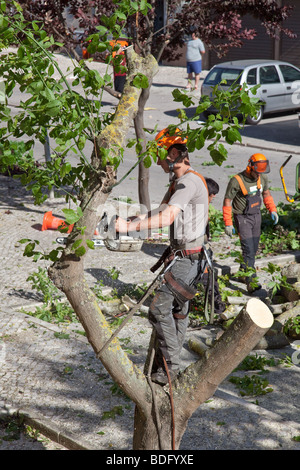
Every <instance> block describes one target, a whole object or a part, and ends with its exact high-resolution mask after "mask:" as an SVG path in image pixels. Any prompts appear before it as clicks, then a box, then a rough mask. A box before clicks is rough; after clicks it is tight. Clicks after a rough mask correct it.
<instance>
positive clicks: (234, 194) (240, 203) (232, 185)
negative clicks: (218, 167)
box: [225, 172, 269, 214]
mask: <svg viewBox="0 0 300 470" xmlns="http://www.w3.org/2000/svg"><path fill="white" fill-rule="evenodd" d="M239 176H240V177H241V178H242V181H243V183H244V185H245V187H246V189H247V191H248V194H249V196H251V195H252V196H253V195H255V194H256V193H257V190H258V188H257V181H255V180H253V179H251V178H249V177H248V176H246V175H245V173H244V172H242V173H239ZM260 182H261V188H260V193H262V192H263V191H266V190H267V189H269V182H268V177H267V176H266V175H265V174H264V173H262V174H261V175H260ZM225 199H231V200H232V212H233V213H234V214H242V213H243V212H244V210H245V208H246V197H245V196H244V194H243V192H242V190H241V187H240V184H239V182H238V180H237V179H236V178H234V177H232V178H231V180H230V181H229V183H228V186H227V189H226V193H225Z"/></svg>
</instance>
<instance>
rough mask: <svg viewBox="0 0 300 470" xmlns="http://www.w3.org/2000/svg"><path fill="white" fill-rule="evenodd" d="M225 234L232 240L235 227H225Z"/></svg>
mask: <svg viewBox="0 0 300 470" xmlns="http://www.w3.org/2000/svg"><path fill="white" fill-rule="evenodd" d="M225 233H226V235H228V237H230V238H232V235H233V234H234V233H235V229H234V226H233V225H225Z"/></svg>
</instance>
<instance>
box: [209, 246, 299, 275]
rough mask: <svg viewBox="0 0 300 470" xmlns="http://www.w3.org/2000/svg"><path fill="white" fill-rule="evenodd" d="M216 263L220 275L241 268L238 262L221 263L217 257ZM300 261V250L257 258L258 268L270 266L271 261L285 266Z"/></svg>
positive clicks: (234, 271) (231, 272)
mask: <svg viewBox="0 0 300 470" xmlns="http://www.w3.org/2000/svg"><path fill="white" fill-rule="evenodd" d="M214 262H215V264H217V265H218V266H217V271H218V275H219V276H221V275H223V274H233V273H236V272H237V271H238V270H239V264H238V263H233V264H232V265H228V264H227V265H225V266H223V265H221V264H219V263H218V259H217V258H216V259H215V260H214ZM293 262H296V263H300V251H294V252H290V253H286V254H282V255H279V256H272V257H271V256H270V257H269V258H264V259H257V260H255V265H256V267H257V268H260V269H261V268H263V267H265V266H268V264H269V263H273V264H277V265H279V266H285V265H286V264H289V263H293Z"/></svg>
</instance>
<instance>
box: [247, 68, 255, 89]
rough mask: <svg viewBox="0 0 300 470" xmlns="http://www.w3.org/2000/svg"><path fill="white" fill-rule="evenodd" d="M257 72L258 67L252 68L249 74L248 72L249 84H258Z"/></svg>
mask: <svg viewBox="0 0 300 470" xmlns="http://www.w3.org/2000/svg"><path fill="white" fill-rule="evenodd" d="M256 72H257V69H256V68H255V69H250V70H249V72H248V74H247V79H246V83H247V85H256V83H257V81H256Z"/></svg>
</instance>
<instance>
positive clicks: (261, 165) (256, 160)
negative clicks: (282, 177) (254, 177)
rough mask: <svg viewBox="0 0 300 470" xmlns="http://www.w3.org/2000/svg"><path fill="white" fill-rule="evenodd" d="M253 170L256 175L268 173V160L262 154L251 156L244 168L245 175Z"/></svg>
mask: <svg viewBox="0 0 300 470" xmlns="http://www.w3.org/2000/svg"><path fill="white" fill-rule="evenodd" d="M251 170H254V171H255V172H256V173H270V166H269V160H267V158H266V157H265V156H264V155H263V154H262V153H254V154H253V155H251V157H250V158H249V161H248V166H247V168H246V171H247V173H250V171H251Z"/></svg>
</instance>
